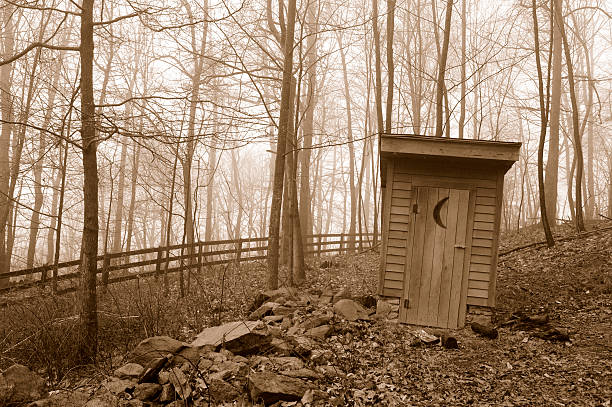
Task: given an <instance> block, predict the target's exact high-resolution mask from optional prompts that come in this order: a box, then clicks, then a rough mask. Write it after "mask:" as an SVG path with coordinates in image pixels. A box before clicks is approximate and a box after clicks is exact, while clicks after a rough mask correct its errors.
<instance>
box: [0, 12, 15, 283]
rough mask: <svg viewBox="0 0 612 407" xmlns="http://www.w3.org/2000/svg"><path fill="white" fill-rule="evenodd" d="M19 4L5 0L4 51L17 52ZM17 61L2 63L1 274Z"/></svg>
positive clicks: (5, 280) (4, 265)
mask: <svg viewBox="0 0 612 407" xmlns="http://www.w3.org/2000/svg"><path fill="white" fill-rule="evenodd" d="M14 12H15V7H14V6H12V5H9V4H5V5H4V6H3V7H2V30H1V34H2V37H3V49H4V55H5V56H7V57H8V56H9V55H11V54H12V53H13V47H14V44H15V38H14V35H15V32H14V31H15V26H14V22H13V14H14ZM12 70H13V64H5V65H2V66H0V114H1V118H2V125H1V127H0V275H1V274H3V273H5V272H8V271H9V264H8V260H7V258H8V253H7V251H6V240H7V233H6V232H7V225H8V222H9V210H10V207H11V200H10V198H11V197H10V195H9V179H10V158H9V150H10V146H11V133H12V132H13V124H12V123H11V122H12V121H13V105H12V104H13V97H12V95H11V72H12ZM7 285H8V278H1V277H0V288H2V287H6V286H7Z"/></svg>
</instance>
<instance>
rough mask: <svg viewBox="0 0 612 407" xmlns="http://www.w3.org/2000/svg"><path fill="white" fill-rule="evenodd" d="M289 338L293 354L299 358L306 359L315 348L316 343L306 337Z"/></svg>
mask: <svg viewBox="0 0 612 407" xmlns="http://www.w3.org/2000/svg"><path fill="white" fill-rule="evenodd" d="M291 338H292V345H293V353H295V354H296V355H297V356H299V357H308V356H309V355H310V354H311V353H312V351H313V349H315V348H316V347H317V342H316V341H314V340H313V339H312V338H309V337H307V336H294V337H291Z"/></svg>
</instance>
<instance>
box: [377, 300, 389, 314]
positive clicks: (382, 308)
mask: <svg viewBox="0 0 612 407" xmlns="http://www.w3.org/2000/svg"><path fill="white" fill-rule="evenodd" d="M390 312H391V304H389V303H388V302H387V301H383V300H378V302H377V303H376V315H377V316H380V317H382V318H386V317H387V316H388V315H389V313H390Z"/></svg>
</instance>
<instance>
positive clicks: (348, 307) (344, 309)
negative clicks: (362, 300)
mask: <svg viewBox="0 0 612 407" xmlns="http://www.w3.org/2000/svg"><path fill="white" fill-rule="evenodd" d="M334 312H336V314H338V315H340V316H341V317H342V318H344V319H346V320H348V321H357V320H358V319H365V320H367V319H369V316H368V312H367V311H366V310H365V309H364V308H363V307H362V306H361V305H359V304H357V303H356V302H355V301H353V300H349V299H346V298H345V299H341V300H339V301H338V302H337V303H335V304H334Z"/></svg>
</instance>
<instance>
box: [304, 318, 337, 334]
mask: <svg viewBox="0 0 612 407" xmlns="http://www.w3.org/2000/svg"><path fill="white" fill-rule="evenodd" d="M329 321H331V316H329V315H317V316H311V317H309V318H307V319H306V320H305V321H304V322H302V323H301V324H300V328H303V329H304V330H305V331H307V330H309V329H312V328H316V327H318V326H321V325H326V324H328V323H329Z"/></svg>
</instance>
